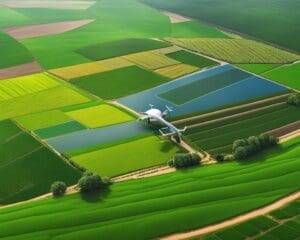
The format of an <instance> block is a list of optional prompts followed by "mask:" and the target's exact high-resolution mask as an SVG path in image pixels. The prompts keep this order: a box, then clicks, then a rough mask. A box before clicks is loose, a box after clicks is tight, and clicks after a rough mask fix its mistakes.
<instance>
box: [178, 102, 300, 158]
mask: <svg viewBox="0 0 300 240" xmlns="http://www.w3.org/2000/svg"><path fill="white" fill-rule="evenodd" d="M283 101H284V100H283ZM268 104H270V103H268ZM257 110H258V111H256V112H250V113H247V111H240V112H239V113H246V114H243V115H241V116H233V117H231V118H228V119H222V118H223V117H226V116H227V117H228V116H229V117H230V116H232V115H233V113H231V112H228V113H227V114H226V115H223V116H222V117H220V120H219V121H215V122H214V121H213V122H211V123H210V122H208V123H207V124H203V122H205V120H204V119H201V118H198V119H195V120H193V121H189V122H187V123H181V124H180V125H185V124H186V125H187V126H189V125H194V124H202V125H200V126H195V127H193V128H189V129H188V130H187V131H186V133H185V138H186V140H187V141H188V142H190V143H191V144H192V145H193V146H195V147H196V148H198V149H202V150H206V151H208V152H210V153H212V154H217V153H231V146H232V143H233V142H234V141H235V140H237V139H240V138H247V137H249V136H253V135H259V134H261V133H264V132H267V131H270V130H272V129H275V128H278V127H281V126H284V125H286V124H288V123H292V122H295V121H297V120H299V114H300V111H299V108H296V107H293V106H290V105H287V104H285V103H284V102H283V103H282V104H280V105H275V106H270V107H269V108H262V109H259V108H258V109H257ZM234 114H238V112H235V113H234ZM216 119H218V118H216ZM207 121H209V119H208V120H207ZM220 133H222V134H220Z"/></svg>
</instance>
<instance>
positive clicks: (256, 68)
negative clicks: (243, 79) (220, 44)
mask: <svg viewBox="0 0 300 240" xmlns="http://www.w3.org/2000/svg"><path fill="white" fill-rule="evenodd" d="M236 66H237V67H239V68H241V69H244V70H246V71H248V72H252V73H256V74H261V73H264V72H267V71H270V70H272V69H273V68H277V67H279V66H280V65H279V64H236Z"/></svg>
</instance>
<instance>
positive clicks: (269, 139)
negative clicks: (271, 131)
mask: <svg viewBox="0 0 300 240" xmlns="http://www.w3.org/2000/svg"><path fill="white" fill-rule="evenodd" d="M277 143H278V139H277V138H276V137H273V136H270V135H268V134H261V135H259V136H258V137H257V136H251V137H248V138H247V139H239V140H236V141H235V142H234V143H233V146H232V153H233V156H234V158H235V159H237V160H242V159H246V158H247V157H249V156H251V155H253V154H255V153H257V152H260V151H262V150H264V149H266V148H268V147H272V146H275V145H276V144H277Z"/></svg>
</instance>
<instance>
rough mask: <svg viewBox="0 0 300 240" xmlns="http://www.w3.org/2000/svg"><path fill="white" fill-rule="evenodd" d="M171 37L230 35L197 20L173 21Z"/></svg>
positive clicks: (216, 36)
mask: <svg viewBox="0 0 300 240" xmlns="http://www.w3.org/2000/svg"><path fill="white" fill-rule="evenodd" d="M171 37H174V38H182V37H186V38H194V37H203V38H229V36H228V35H226V34H225V33H223V32H221V31H219V30H218V29H216V28H213V27H209V26H207V25H204V24H202V23H199V22H196V21H188V22H180V23H173V24H172V25H171Z"/></svg>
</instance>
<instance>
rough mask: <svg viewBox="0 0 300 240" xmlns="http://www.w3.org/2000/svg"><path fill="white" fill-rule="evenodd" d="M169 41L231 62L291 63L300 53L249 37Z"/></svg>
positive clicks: (175, 39) (299, 57)
mask: <svg viewBox="0 0 300 240" xmlns="http://www.w3.org/2000/svg"><path fill="white" fill-rule="evenodd" d="M167 40H168V41H169V42H171V43H173V44H176V45H179V46H182V47H186V48H188V49H191V50H193V51H197V52H200V53H203V54H206V55H208V56H212V57H214V58H217V59H220V60H224V61H227V62H230V63H290V62H293V61H295V60H298V59H300V55H297V54H294V53H290V52H287V51H283V50H281V49H279V48H275V47H272V46H270V45H267V44H263V43H260V42H257V41H253V40H249V39H222V38H168V39H167Z"/></svg>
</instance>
